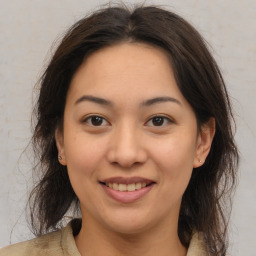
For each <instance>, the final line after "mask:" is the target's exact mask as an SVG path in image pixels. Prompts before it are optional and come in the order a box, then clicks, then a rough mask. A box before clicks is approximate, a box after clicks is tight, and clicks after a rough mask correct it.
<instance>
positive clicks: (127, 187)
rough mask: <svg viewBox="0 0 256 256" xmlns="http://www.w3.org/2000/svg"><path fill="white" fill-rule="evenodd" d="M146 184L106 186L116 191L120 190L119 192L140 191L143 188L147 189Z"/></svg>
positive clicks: (110, 184)
mask: <svg viewBox="0 0 256 256" xmlns="http://www.w3.org/2000/svg"><path fill="white" fill-rule="evenodd" d="M146 185H147V184H146V182H142V183H136V184H135V183H132V184H128V185H126V184H118V183H106V186H107V187H109V188H112V189H114V190H118V191H129V192H132V191H135V190H139V189H141V188H145V187H146Z"/></svg>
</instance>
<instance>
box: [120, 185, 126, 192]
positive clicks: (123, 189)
mask: <svg viewBox="0 0 256 256" xmlns="http://www.w3.org/2000/svg"><path fill="white" fill-rule="evenodd" d="M126 188H127V186H126V185H125V184H119V189H118V190H119V191H126Z"/></svg>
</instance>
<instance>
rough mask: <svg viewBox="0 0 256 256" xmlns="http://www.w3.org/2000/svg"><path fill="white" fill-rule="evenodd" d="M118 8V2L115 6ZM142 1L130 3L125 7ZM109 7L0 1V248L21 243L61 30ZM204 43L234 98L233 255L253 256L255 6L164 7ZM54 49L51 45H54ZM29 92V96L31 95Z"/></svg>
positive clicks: (249, 0) (234, 2)
mask: <svg viewBox="0 0 256 256" xmlns="http://www.w3.org/2000/svg"><path fill="white" fill-rule="evenodd" d="M116 2H118V1H116ZM136 2H137V3H138V2H140V1H129V3H136ZM102 3H106V1H95V0H72V1H71V0H70V1H68V0H53V1H52V0H34V1H33V0H10V1H8V0H6V1H5V0H0V202H1V207H0V247H2V246H4V245H7V244H9V243H10V242H11V243H14V242H18V241H22V240H26V239H28V238H30V237H32V235H31V234H30V231H29V230H28V228H27V226H26V220H25V214H24V208H25V205H26V200H27V194H28V190H29V187H30V184H31V159H33V156H32V154H31V153H29V152H30V151H29V150H27V151H26V152H27V153H26V154H24V153H23V154H22V152H23V150H24V149H25V147H26V146H27V144H28V142H29V139H30V136H31V128H30V120H31V117H30V116H31V111H32V105H33V98H34V97H35V95H36V89H33V88H34V85H35V84H36V82H37V80H38V78H39V76H40V74H41V73H42V70H43V67H45V65H46V64H47V62H48V60H49V58H50V55H51V52H52V51H53V49H54V47H55V45H56V41H58V39H59V38H60V37H61V36H62V34H63V32H64V31H65V29H66V28H68V27H69V26H70V25H72V24H73V23H74V22H75V21H76V20H78V19H79V18H81V17H82V16H83V15H84V14H85V13H87V12H88V11H89V10H93V9H95V8H96V7H97V6H98V5H99V4H102ZM146 3H147V4H150V3H154V4H162V5H164V6H167V7H168V8H170V10H173V11H174V12H177V13H178V14H180V15H182V16H183V17H184V18H186V19H187V20H188V21H190V22H191V23H192V24H193V25H194V26H195V27H196V28H197V29H198V30H199V31H200V32H201V33H202V34H203V36H204V37H205V38H206V39H207V41H208V42H209V44H210V45H211V47H212V48H211V50H212V52H213V55H214V56H215V58H216V60H217V62H218V63H219V65H220V67H221V70H222V72H223V75H224V78H225V80H226V83H227V86H228V90H229V92H230V94H231V97H232V102H233V105H234V108H235V116H236V119H237V134H236V139H237V143H238V145H239V148H240V152H241V165H240V173H239V176H240V182H239V186H238V189H237V193H236V196H235V203H234V207H233V215H232V219H231V227H230V232H231V248H230V254H231V255H234V256H238V255H247V256H253V255H255V248H254V243H255V237H254V235H255V231H256V204H255V198H256V186H255V181H256V161H255V158H256V157H255V156H256V155H255V152H256V146H255V144H256V115H255V112H256V101H255V95H256V85H255V82H256V1H255V0H243V1H238V0H216V1H215V0H181V1H171V0H165V1H164V0H161V1H157V0H155V1H146ZM53 42H55V44H54V43H53ZM32 91H33V94H32Z"/></svg>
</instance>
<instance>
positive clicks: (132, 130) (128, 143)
mask: <svg viewBox="0 0 256 256" xmlns="http://www.w3.org/2000/svg"><path fill="white" fill-rule="evenodd" d="M112 136H113V137H112V140H111V145H110V151H109V160H110V161H111V162H112V163H115V164H119V165H120V166H123V167H131V166H132V165H134V164H135V163H143V162H144V161H145V160H146V152H145V150H144V149H143V143H142V140H141V139H142V138H141V136H140V132H139V129H138V128H137V126H136V124H134V123H133V122H131V121H130V122H129V121H126V122H122V123H121V124H120V125H118V126H117V127H115V129H114V131H113V134H112Z"/></svg>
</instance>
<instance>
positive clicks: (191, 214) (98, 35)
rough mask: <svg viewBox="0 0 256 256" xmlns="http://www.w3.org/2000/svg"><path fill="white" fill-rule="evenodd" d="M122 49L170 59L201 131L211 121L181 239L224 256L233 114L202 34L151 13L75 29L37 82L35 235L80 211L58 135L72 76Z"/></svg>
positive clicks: (121, 14) (114, 14)
mask: <svg viewBox="0 0 256 256" xmlns="http://www.w3.org/2000/svg"><path fill="white" fill-rule="evenodd" d="M121 42H143V43H146V44H150V45H153V46H155V47H160V48H162V49H164V50H165V51H166V53H167V54H168V56H169V59H170V64H171V66H172V68H173V71H174V74H175V78H176V82H177V84H178V86H179V89H180V91H181V92H182V94H183V96H184V97H185V98H186V100H187V101H188V102H189V103H190V105H191V106H192V108H193V109H194V112H195V114H196V117H197V122H198V127H199V129H200V127H201V126H202V125H203V124H204V123H206V122H207V121H208V120H209V118H211V117H214V118H215V121H216V133H215V137H214V139H213V143H212V147H211V150H210V153H209V155H208V157H207V159H206V161H205V163H204V165H202V166H201V167H199V168H197V169H194V170H193V173H192V177H191V180H190V183H189V185H188V187H187V189H186V191H185V193H184V195H183V199H182V205H181V210H180V218H179V227H178V233H179V237H180V240H181V242H182V243H183V244H184V245H185V246H188V244H189V242H190V239H191V237H192V234H193V231H195V230H196V231H198V232H201V233H202V235H203V237H204V240H205V244H206V246H207V250H208V253H209V255H225V253H226V249H227V225H228V218H229V212H225V209H227V203H228V205H230V204H229V202H230V200H229V199H231V195H232V193H231V192H232V191H233V188H234V185H235V183H236V170H237V164H238V153H237V148H236V145H235V143H234V137H233V131H232V122H233V116H232V110H231V105H230V101H229V97H228V94H227V91H226V87H225V84H224V81H223V79H222V76H221V73H220V71H219V68H218V66H217V64H216V62H215V61H214V59H213V57H212V56H211V54H210V53H209V51H208V49H207V47H206V43H205V41H204V40H203V38H202V37H201V36H200V34H199V33H198V32H197V31H196V30H195V29H194V28H193V27H192V26H191V25H190V24H189V23H188V22H186V21H185V20H184V19H182V18H181V17H179V16H178V15H176V14H174V13H172V12H170V11H167V10H164V9H161V8H158V7H154V6H148V7H141V6H140V7H137V8H133V9H132V10H129V8H127V7H123V6H122V7H108V8H104V9H100V10H99V11H97V12H94V13H93V14H92V15H90V16H88V17H85V18H84V19H81V20H80V21H78V22H77V23H76V24H75V25H73V26H72V27H71V28H70V29H69V30H68V31H67V33H66V35H65V36H64V38H63V40H62V41H61V43H60V45H59V47H58V48H57V50H56V52H55V53H54V55H53V57H52V59H51V61H50V63H49V65H48V67H47V69H46V70H45V73H44V74H43V76H42V79H41V88H40V94H39V98H38V102H37V105H36V107H35V114H36V120H37V123H36V126H35V130H34V136H33V145H34V149H35V152H36V153H37V155H38V157H39V164H38V165H37V166H36V167H35V169H37V170H39V171H40V173H41V174H40V180H39V182H38V184H37V186H36V187H35V188H34V190H33V191H32V193H31V196H30V210H31V221H32V222H31V223H32V227H33V229H34V231H35V233H36V235H41V234H43V233H45V232H48V231H50V230H56V229H58V228H60V227H61V225H62V220H63V216H64V215H65V214H66V212H67V211H68V210H70V209H71V208H72V209H79V202H78V198H77V196H76V195H75V193H74V191H73V189H72V187H71V184H70V181H69V177H68V174H67V170H66V167H64V166H62V165H60V164H59V162H58V152H57V148H56V142H55V136H54V135H55V130H56V128H57V127H58V126H59V125H61V124H62V119H63V112H64V107H65V99H66V94H67V91H68V88H69V85H70V82H71V80H72V77H73V76H74V74H75V72H76V71H77V69H78V68H79V66H80V65H81V64H82V62H83V61H84V59H85V58H86V57H87V56H88V55H90V54H91V53H92V52H95V51H97V50H98V49H100V48H103V47H107V46H110V45H113V44H118V43H121Z"/></svg>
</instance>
